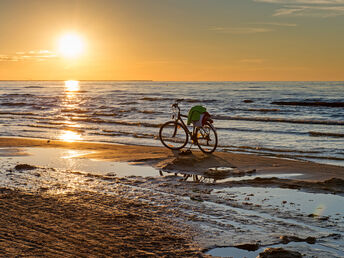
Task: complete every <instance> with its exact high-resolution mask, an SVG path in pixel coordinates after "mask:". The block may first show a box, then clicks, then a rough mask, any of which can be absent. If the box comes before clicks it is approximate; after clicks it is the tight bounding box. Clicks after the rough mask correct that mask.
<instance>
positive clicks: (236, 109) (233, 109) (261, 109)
mask: <svg viewBox="0 0 344 258" xmlns="http://www.w3.org/2000/svg"><path fill="white" fill-rule="evenodd" d="M224 111H226V112H228V111H249V112H262V113H268V112H281V110H280V109H278V108H226V109H225V110H224Z"/></svg>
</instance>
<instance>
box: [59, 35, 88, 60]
mask: <svg viewBox="0 0 344 258" xmlns="http://www.w3.org/2000/svg"><path fill="white" fill-rule="evenodd" d="M58 46H59V53H60V54H61V55H62V56H63V57H66V58H76V57H79V56H80V55H81V54H82V53H83V52H84V48H85V44H84V40H83V39H82V37H81V36H79V35H78V34H75V33H69V34H65V35H63V36H62V37H61V38H60V39H59V43H58Z"/></svg>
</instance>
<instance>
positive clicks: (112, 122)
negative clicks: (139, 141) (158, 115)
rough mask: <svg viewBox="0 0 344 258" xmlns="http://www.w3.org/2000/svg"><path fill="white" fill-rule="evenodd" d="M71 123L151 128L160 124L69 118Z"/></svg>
mask: <svg viewBox="0 0 344 258" xmlns="http://www.w3.org/2000/svg"><path fill="white" fill-rule="evenodd" d="M70 120H71V121H74V122H86V123H97V124H117V125H128V126H139V127H140V126H142V127H153V128H159V127H160V126H161V124H152V123H146V122H129V121H116V120H103V119H100V118H90V117H88V118H82V117H71V118H70Z"/></svg>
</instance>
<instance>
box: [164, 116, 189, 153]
mask: <svg viewBox="0 0 344 258" xmlns="http://www.w3.org/2000/svg"><path fill="white" fill-rule="evenodd" d="M159 137H160V141H161V142H162V144H163V145H164V146H165V147H167V148H169V149H171V150H179V149H181V148H183V147H184V146H185V145H186V144H187V143H188V139H189V138H188V134H187V132H186V130H185V128H184V127H183V126H182V124H181V123H178V122H176V121H169V122H166V123H165V124H163V125H162V126H161V127H160V131H159Z"/></svg>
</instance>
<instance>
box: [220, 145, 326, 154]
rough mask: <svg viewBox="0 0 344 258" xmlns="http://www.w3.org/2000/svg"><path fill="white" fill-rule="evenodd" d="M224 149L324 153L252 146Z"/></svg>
mask: <svg viewBox="0 0 344 258" xmlns="http://www.w3.org/2000/svg"><path fill="white" fill-rule="evenodd" d="M220 147H223V148H226V149H224V150H242V151H247V150H253V151H259V152H262V151H270V152H278V153H301V154H310V153H313V154H317V153H322V152H320V151H312V150H307V151H303V150H296V149H294V150H293V149H277V148H266V147H252V146H233V145H232V146H225V145H223V146H220Z"/></svg>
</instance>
